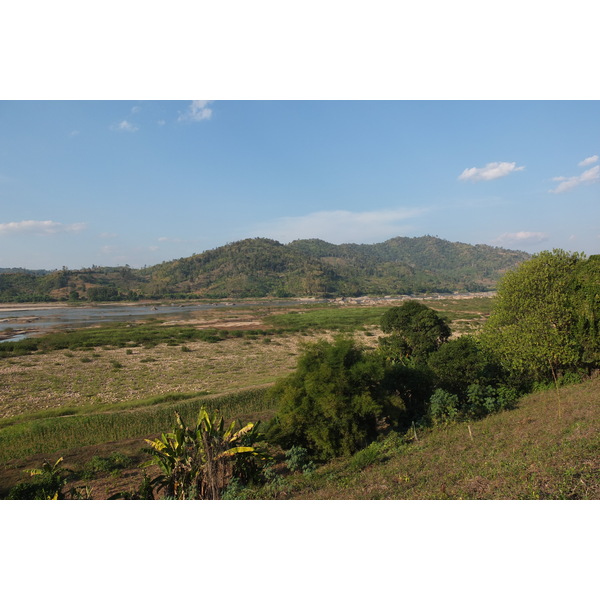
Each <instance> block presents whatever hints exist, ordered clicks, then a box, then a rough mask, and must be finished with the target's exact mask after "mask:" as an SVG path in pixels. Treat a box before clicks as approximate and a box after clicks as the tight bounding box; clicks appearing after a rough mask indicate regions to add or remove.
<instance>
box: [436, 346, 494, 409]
mask: <svg viewBox="0 0 600 600" xmlns="http://www.w3.org/2000/svg"><path fill="white" fill-rule="evenodd" d="M427 364H428V366H429V368H430V369H431V371H432V372H433V376H434V381H435V387H438V388H442V389H443V390H445V391H447V392H450V393H451V394H456V395H458V396H461V397H464V396H465V395H466V393H467V389H468V387H469V386H470V385H471V384H473V383H477V384H490V383H494V382H495V380H496V379H497V378H498V375H499V368H498V367H497V366H496V365H494V364H492V362H491V361H490V359H489V358H488V357H487V356H486V354H485V353H484V352H483V350H482V349H481V346H480V344H479V343H478V342H477V340H476V339H475V338H474V337H473V336H470V335H462V336H461V337H459V338H457V339H455V340H450V341H449V342H447V343H445V344H443V345H442V346H441V347H440V349H439V350H438V351H437V352H434V353H433V354H431V355H430V356H429V360H428V361H427Z"/></svg>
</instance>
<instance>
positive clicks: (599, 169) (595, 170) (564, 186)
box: [548, 159, 600, 194]
mask: <svg viewBox="0 0 600 600" xmlns="http://www.w3.org/2000/svg"><path fill="white" fill-rule="evenodd" d="M586 160H587V159H586ZM584 162H585V161H584ZM588 164H589V163H588ZM598 179H600V165H596V166H595V167H592V168H591V169H587V171H584V172H583V173H582V174H581V175H575V176H574V177H553V178H552V181H560V182H561V183H559V184H558V185H557V186H556V187H555V188H554V189H553V190H548V191H549V192H550V193H551V194H561V193H562V192H566V191H567V190H570V189H572V188H574V187H576V186H578V185H581V184H582V183H593V182H594V181H598Z"/></svg>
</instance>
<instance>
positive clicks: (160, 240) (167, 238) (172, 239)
mask: <svg viewBox="0 0 600 600" xmlns="http://www.w3.org/2000/svg"><path fill="white" fill-rule="evenodd" d="M157 241H159V242H161V244H164V243H165V242H170V243H179V242H181V241H182V240H181V239H180V238H172V237H166V236H162V237H159V238H158V240H157Z"/></svg>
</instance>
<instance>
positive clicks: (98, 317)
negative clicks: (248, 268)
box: [0, 300, 316, 342]
mask: <svg viewBox="0 0 600 600" xmlns="http://www.w3.org/2000/svg"><path fill="white" fill-rule="evenodd" d="M309 302H316V301H315V300H294V301H285V300H281V301H272V302H260V303H250V302H247V303H242V302H240V303H237V302H236V303H231V302H229V303H223V302H221V303H218V302H217V303H214V304H189V305H164V306H161V305H158V304H157V305H150V304H143V305H123V304H105V305H97V306H61V307H56V308H54V307H48V306H47V305H45V306H37V307H27V305H23V306H22V307H20V306H19V307H14V306H11V307H2V305H0V337H2V338H4V339H0V342H7V341H12V342H14V341H17V340H20V339H24V338H26V337H30V336H31V335H35V334H39V333H44V332H45V331H47V330H50V329H51V330H56V329H77V328H81V327H90V326H92V325H100V324H103V323H104V324H106V323H111V322H115V321H144V320H147V319H151V318H159V317H165V316H168V317H170V318H177V319H194V318H195V313H197V312H199V311H205V310H210V309H212V310H214V309H215V308H219V307H228V306H236V307H240V308H244V307H252V306H290V305H293V304H300V303H309ZM7 330H8V331H9V332H10V331H11V330H12V331H14V335H7V333H8V332H7Z"/></svg>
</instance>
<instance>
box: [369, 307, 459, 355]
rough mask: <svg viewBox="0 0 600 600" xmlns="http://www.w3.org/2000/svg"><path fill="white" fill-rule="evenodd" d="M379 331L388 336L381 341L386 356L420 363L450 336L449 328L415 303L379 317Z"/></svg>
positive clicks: (426, 308) (441, 319)
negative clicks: (412, 359) (411, 359)
mask: <svg viewBox="0 0 600 600" xmlns="http://www.w3.org/2000/svg"><path fill="white" fill-rule="evenodd" d="M381 330H382V331H383V332H384V333H389V334H391V335H390V336H388V337H386V338H381V341H380V344H381V347H382V349H383V351H384V353H385V354H386V355H388V356H389V357H391V358H395V359H398V360H402V359H405V358H411V357H412V358H414V359H415V360H417V361H421V360H424V359H426V358H427V356H428V355H429V354H431V353H432V352H434V351H435V350H437V349H438V348H439V347H440V346H441V345H442V344H443V343H444V342H445V341H447V340H448V338H449V337H450V334H451V331H450V327H448V324H447V323H446V321H445V320H444V318H443V317H441V316H440V315H439V314H438V313H437V312H436V311H435V310H433V309H432V308H429V307H427V306H425V304H423V303H421V302H417V301H416V300H407V301H406V302H403V303H402V304H401V305H400V306H395V307H393V308H390V309H389V310H388V311H386V312H385V313H384V314H383V317H382V318H381Z"/></svg>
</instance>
